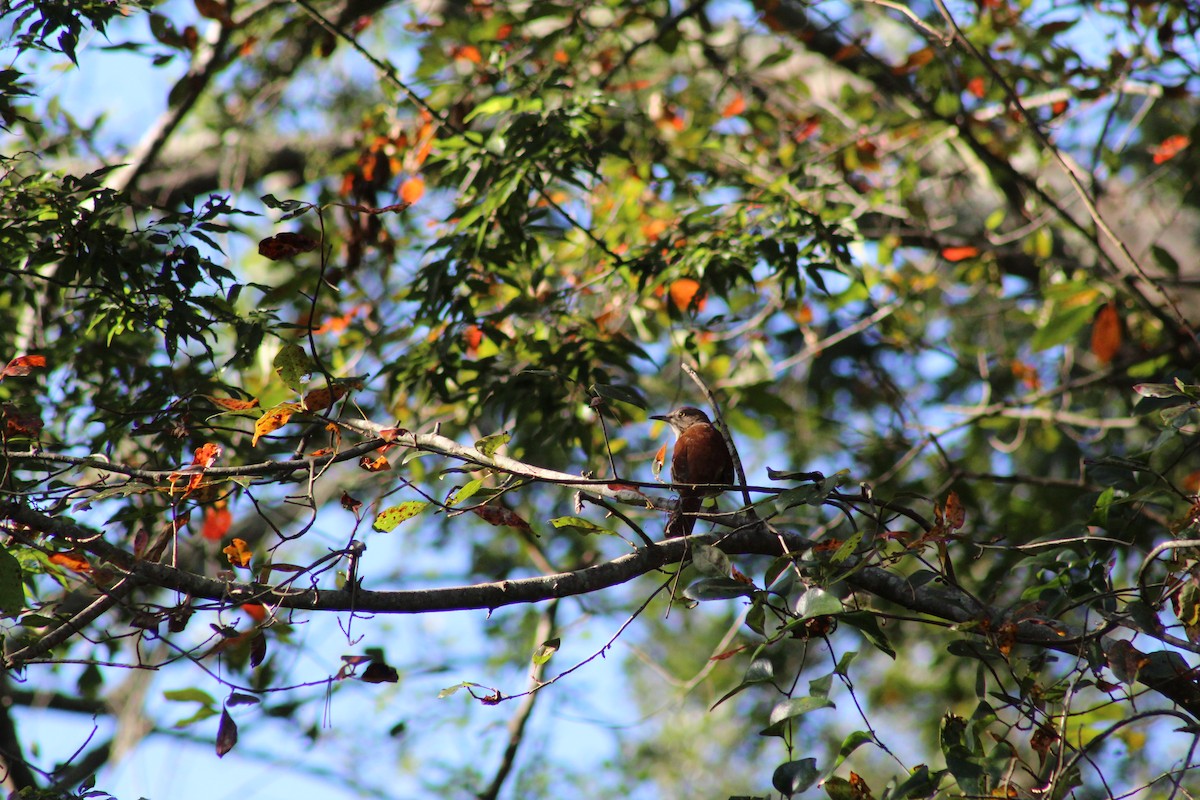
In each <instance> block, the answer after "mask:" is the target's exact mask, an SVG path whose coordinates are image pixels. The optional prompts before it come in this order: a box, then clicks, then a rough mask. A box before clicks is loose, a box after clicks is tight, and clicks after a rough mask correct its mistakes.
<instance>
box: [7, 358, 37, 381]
mask: <svg viewBox="0 0 1200 800" xmlns="http://www.w3.org/2000/svg"><path fill="white" fill-rule="evenodd" d="M44 366H46V357H45V356H17V357H16V358H14V359H13V360H12V361H10V362H8V364H7V365H6V366H5V367H4V371H3V372H0V381H2V380H4V379H5V378H8V377H18V376H22V375H28V374H29V373H30V372H33V368H34V367H44Z"/></svg>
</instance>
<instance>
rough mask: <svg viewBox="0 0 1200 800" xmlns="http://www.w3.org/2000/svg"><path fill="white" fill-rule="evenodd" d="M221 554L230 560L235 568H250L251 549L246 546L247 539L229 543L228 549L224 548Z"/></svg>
mask: <svg viewBox="0 0 1200 800" xmlns="http://www.w3.org/2000/svg"><path fill="white" fill-rule="evenodd" d="M221 552H222V553H224V554H225V556H226V558H228V559H229V563H230V564H232V565H233V566H235V567H248V566H250V548H249V547H247V546H246V540H245V539H237V538H235V539H234V540H233V541H232V542H230V543H229V546H228V547H225V548H222V550H221Z"/></svg>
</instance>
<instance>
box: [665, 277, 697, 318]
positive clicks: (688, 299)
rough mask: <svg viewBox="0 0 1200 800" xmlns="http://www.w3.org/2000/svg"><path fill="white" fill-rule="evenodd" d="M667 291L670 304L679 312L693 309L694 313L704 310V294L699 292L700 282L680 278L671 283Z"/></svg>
mask: <svg viewBox="0 0 1200 800" xmlns="http://www.w3.org/2000/svg"><path fill="white" fill-rule="evenodd" d="M668 291H669V292H670V295H671V302H672V303H674V304H675V307H676V308H677V309H679V310H680V311H688V310H689V309H692V308H693V307H694V308H695V310H696V311H703V310H704V303H705V296H704V292H702V291H700V282H699V281H697V280H695V279H694V278H680V279H679V280H677V281H673V282H672V283H671V286H670V289H669V290H668ZM693 303H694V304H695V305H694V306H693Z"/></svg>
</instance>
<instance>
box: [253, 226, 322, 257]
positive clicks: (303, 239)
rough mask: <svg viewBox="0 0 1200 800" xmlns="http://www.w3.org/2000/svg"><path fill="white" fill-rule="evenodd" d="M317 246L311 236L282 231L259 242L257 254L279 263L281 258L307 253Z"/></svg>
mask: <svg viewBox="0 0 1200 800" xmlns="http://www.w3.org/2000/svg"><path fill="white" fill-rule="evenodd" d="M317 244H318V242H317V240H316V239H313V238H312V237H311V236H305V235H304V234H303V233H289V232H287V231H284V232H283V233H277V234H275V235H274V236H268V237H267V238H266V239H263V240H262V241H261V242H259V243H258V254H259V255H260V256H262V257H263V258H269V259H271V260H272V261H279V260H280V259H282V258H291V257H292V256H294V255H298V254H300V253H307V252H308V251H309V250H316V249H317Z"/></svg>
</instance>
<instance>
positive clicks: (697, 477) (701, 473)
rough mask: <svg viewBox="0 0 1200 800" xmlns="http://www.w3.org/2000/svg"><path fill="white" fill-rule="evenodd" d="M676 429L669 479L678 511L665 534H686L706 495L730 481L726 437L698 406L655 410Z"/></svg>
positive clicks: (729, 458) (730, 474) (709, 495)
mask: <svg viewBox="0 0 1200 800" xmlns="http://www.w3.org/2000/svg"><path fill="white" fill-rule="evenodd" d="M650 419H660V420H662V421H663V422H665V423H667V424H668V425H670V426H671V430H673V431H675V449H674V451H673V452H672V454H671V482H672V483H674V484H675V485H676V486H677V487H678V489H679V511H678V513H677V514H673V515H672V516H671V519H670V521H669V522H668V523H667V538H674V537H676V536H689V535H691V533H692V528H693V527H695V525H696V514H697V512H699V511H700V506H701V504H702V503H703V501H704V498H705V497H713V496H715V495H718V494H720V493H721V492H723V491H725V490H724V489H723V488H721V487H723V486H728V485H730V484H732V483H733V458H732V457H731V456H730V455H729V448H728V447H727V446H726V444H725V437H723V436H722V435H721V432H720V431H718V430H717V429H716V427H715V426H714V425H713V424H712V421H711V420H710V419H709V418H708V415H707V414H705V413H704V412H703V411H701V410H700V409H698V408H693V407H692V406H682V407H681V408H677V409H675V410H674V411H672V412H671V413H670V414H662V415H659V414H655V415H653V416H651V417H650Z"/></svg>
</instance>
